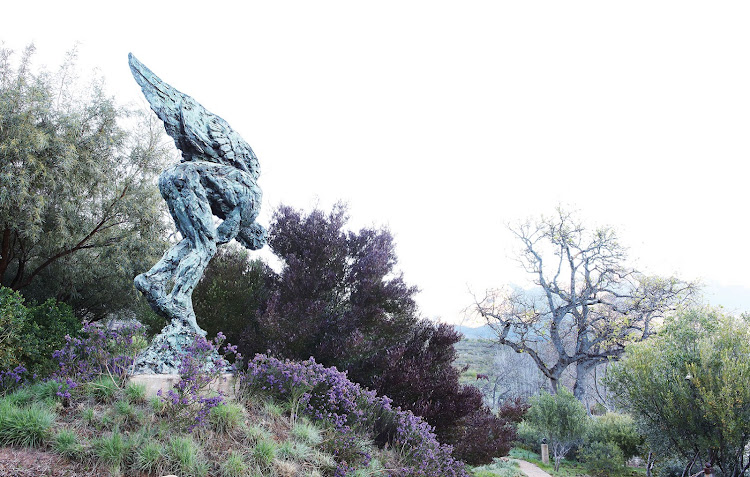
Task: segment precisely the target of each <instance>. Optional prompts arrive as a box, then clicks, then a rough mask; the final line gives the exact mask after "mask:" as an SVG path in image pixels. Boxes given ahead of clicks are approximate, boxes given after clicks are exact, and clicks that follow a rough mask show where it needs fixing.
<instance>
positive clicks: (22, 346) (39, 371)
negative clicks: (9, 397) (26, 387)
mask: <svg viewBox="0 0 750 477" xmlns="http://www.w3.org/2000/svg"><path fill="white" fill-rule="evenodd" d="M81 327H82V324H81V322H80V320H78V318H76V317H75V315H74V314H73V310H72V309H71V307H70V306H68V305H67V304H65V303H59V302H57V301H55V300H54V299H51V298H50V299H49V300H47V301H45V302H44V303H42V304H41V305H36V306H26V305H25V304H24V298H23V297H22V296H21V294H20V293H18V292H16V291H13V290H11V289H10V288H4V287H0V373H1V372H2V371H4V370H9V369H12V368H13V367H15V366H17V365H21V366H23V367H24V368H25V370H26V374H27V375H29V376H33V375H36V376H37V377H38V378H43V377H47V376H49V375H50V374H52V372H54V371H55V370H56V369H57V365H56V363H55V362H54V361H53V359H52V353H53V352H54V351H55V350H57V349H60V348H62V346H63V345H64V343H65V336H66V335H71V336H76V335H78V334H79V333H80V331H81ZM0 391H1V390H0Z"/></svg>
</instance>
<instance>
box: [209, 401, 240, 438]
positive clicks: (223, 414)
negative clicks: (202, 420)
mask: <svg viewBox="0 0 750 477" xmlns="http://www.w3.org/2000/svg"><path fill="white" fill-rule="evenodd" d="M242 411H243V409H242V406H240V405H239V404H237V403H234V402H227V403H225V404H221V405H219V406H216V407H214V408H212V409H211V413H210V414H209V416H208V420H209V422H210V423H211V425H212V426H213V428H214V429H216V430H217V431H218V432H224V433H226V432H229V431H232V430H234V429H237V428H238V427H239V426H240V425H241V424H242V419H243V417H244V414H243V412H242Z"/></svg>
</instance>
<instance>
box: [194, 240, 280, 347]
mask: <svg viewBox="0 0 750 477" xmlns="http://www.w3.org/2000/svg"><path fill="white" fill-rule="evenodd" d="M273 279H274V276H273V271H272V270H271V269H270V268H269V267H268V266H267V265H265V264H264V263H263V262H262V261H260V260H250V258H249V252H248V251H247V250H245V249H244V248H239V247H234V246H232V245H231V244H230V245H227V246H224V247H221V248H220V249H219V251H218V252H217V254H216V256H215V257H214V258H213V259H212V260H211V262H210V263H209V264H208V267H207V268H206V271H205V272H204V273H203V277H202V278H201V280H200V282H199V283H198V286H197V287H196V288H195V291H194V292H193V306H194V308H195V314H196V316H197V317H198V320H199V324H200V325H201V326H202V327H203V329H205V330H206V332H207V333H208V336H215V335H216V334H217V333H218V332H219V331H221V332H223V333H224V335H225V336H226V338H227V342H228V343H232V344H237V343H240V341H241V340H242V339H243V333H244V332H245V330H246V329H248V328H250V331H249V332H250V333H252V334H253V335H255V336H257V335H258V334H259V333H262V330H261V329H260V327H259V323H258V314H259V313H260V312H261V311H262V310H263V309H264V307H265V303H266V301H267V300H268V298H269V295H270V291H271V287H272V285H273Z"/></svg>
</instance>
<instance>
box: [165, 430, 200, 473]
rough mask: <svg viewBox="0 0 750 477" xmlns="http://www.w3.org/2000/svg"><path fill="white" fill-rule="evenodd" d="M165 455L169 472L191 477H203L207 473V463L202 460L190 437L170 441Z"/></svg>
mask: <svg viewBox="0 0 750 477" xmlns="http://www.w3.org/2000/svg"><path fill="white" fill-rule="evenodd" d="M166 455H167V459H168V461H169V464H170V468H169V471H171V472H174V473H177V474H181V475H189V476H193V477H203V476H205V475H206V474H207V473H208V463H207V462H206V461H205V460H204V459H203V456H202V454H201V451H200V447H199V446H198V444H196V442H195V441H194V440H193V439H192V438H190V437H182V436H178V437H173V438H172V439H170V440H169V443H168V444H167V449H166Z"/></svg>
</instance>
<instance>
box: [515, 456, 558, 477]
mask: <svg viewBox="0 0 750 477" xmlns="http://www.w3.org/2000/svg"><path fill="white" fill-rule="evenodd" d="M516 462H518V466H519V467H521V470H522V471H523V473H524V474H526V475H528V476H529V477H552V476H551V475H549V474H548V473H547V472H545V471H543V470H542V469H540V468H539V467H537V466H535V465H534V464H532V463H531V462H526V461H525V460H520V459H516Z"/></svg>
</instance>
